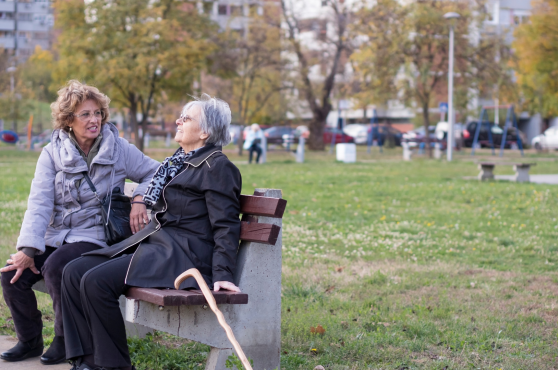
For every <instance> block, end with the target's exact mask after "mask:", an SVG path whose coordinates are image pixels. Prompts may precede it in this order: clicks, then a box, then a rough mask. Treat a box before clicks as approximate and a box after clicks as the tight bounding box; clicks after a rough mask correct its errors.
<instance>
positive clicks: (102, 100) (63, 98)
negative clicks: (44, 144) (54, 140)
mask: <svg viewBox="0 0 558 370" xmlns="http://www.w3.org/2000/svg"><path fill="white" fill-rule="evenodd" d="M86 100H93V101H95V102H96V103H97V104H99V106H100V107H101V110H102V111H103V112H104V114H105V118H103V120H102V122H101V125H104V124H105V123H106V122H107V121H108V119H109V116H110V114H109V103H110V99H109V97H108V96H106V95H104V94H102V93H101V92H100V91H99V89H97V88H96V87H93V86H90V85H86V84H84V83H81V82H79V81H77V80H70V81H68V83H67V84H66V86H64V87H63V88H61V89H60V90H58V99H56V101H55V102H54V103H52V104H51V105H50V109H51V111H52V113H51V115H52V125H53V126H54V129H55V130H57V129H60V130H64V131H68V130H69V126H68V125H69V124H71V123H72V122H73V121H74V118H75V117H74V113H75V111H76V109H77V107H78V105H80V104H81V103H83V102H84V101H86Z"/></svg>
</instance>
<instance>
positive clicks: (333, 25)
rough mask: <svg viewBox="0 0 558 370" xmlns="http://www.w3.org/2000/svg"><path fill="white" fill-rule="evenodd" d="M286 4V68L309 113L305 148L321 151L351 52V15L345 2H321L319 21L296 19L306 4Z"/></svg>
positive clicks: (284, 12)
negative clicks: (334, 96) (338, 78)
mask: <svg viewBox="0 0 558 370" xmlns="http://www.w3.org/2000/svg"><path fill="white" fill-rule="evenodd" d="M287 1H288V0H281V7H282V10H283V18H284V22H285V25H286V28H287V30H286V31H287V36H286V39H287V42H288V44H289V49H288V51H289V52H290V55H289V56H287V60H288V61H289V62H290V63H289V66H288V67H287V68H288V71H289V72H290V74H291V75H290V77H291V78H292V80H293V82H294V87H295V88H296V90H297V91H298V92H300V95H302V98H303V99H304V100H305V102H306V104H307V105H308V108H309V110H310V111H311V112H312V120H311V122H310V125H309V131H310V137H309V139H308V146H309V148H310V149H312V150H323V149H324V142H323V132H324V127H325V125H326V119H327V116H328V115H329V112H331V110H332V105H331V94H332V91H333V89H334V87H335V83H336V81H335V78H336V76H338V75H342V73H343V71H344V68H345V63H344V61H346V60H347V58H348V56H349V55H350V53H351V49H352V48H351V41H352V37H351V36H352V35H351V34H350V32H349V30H350V29H349V24H350V22H351V19H352V17H353V13H352V11H351V8H350V6H349V4H348V2H345V1H343V0H327V1H322V4H323V6H322V11H321V13H322V15H321V16H320V17H317V18H313V19H308V18H307V19H299V17H298V15H299V14H303V13H307V12H308V11H309V9H307V6H308V5H307V4H305V2H298V1H294V2H289V3H287ZM308 31H313V32H314V37H313V39H312V40H311V41H309V39H308V38H307V37H306V38H305V37H304V36H303V34H304V33H306V32H308ZM305 40H306V41H305Z"/></svg>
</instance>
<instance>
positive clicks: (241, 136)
mask: <svg viewBox="0 0 558 370" xmlns="http://www.w3.org/2000/svg"><path fill="white" fill-rule="evenodd" d="M237 143H238V155H240V156H241V155H242V149H243V148H242V146H243V145H244V126H243V125H240V132H239V134H238V140H237Z"/></svg>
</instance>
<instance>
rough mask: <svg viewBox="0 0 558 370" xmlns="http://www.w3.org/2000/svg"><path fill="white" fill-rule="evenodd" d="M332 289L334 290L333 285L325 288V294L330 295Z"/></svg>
mask: <svg viewBox="0 0 558 370" xmlns="http://www.w3.org/2000/svg"><path fill="white" fill-rule="evenodd" d="M333 289H335V285H332V286H330V287H329V288H327V289H326V290H325V292H326V293H331V292H333Z"/></svg>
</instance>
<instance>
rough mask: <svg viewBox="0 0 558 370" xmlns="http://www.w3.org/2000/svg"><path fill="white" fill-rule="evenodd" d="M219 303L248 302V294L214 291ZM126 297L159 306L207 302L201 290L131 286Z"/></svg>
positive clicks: (199, 304) (196, 304) (194, 304)
mask: <svg viewBox="0 0 558 370" xmlns="http://www.w3.org/2000/svg"><path fill="white" fill-rule="evenodd" d="M212 293H213V297H214V298H215V302H217V304H247V303H248V294H245V293H235V292H229V291H219V292H212ZM126 298H130V299H136V300H141V301H145V302H149V303H153V304H156V305H158V306H181V305H187V306H201V305H204V304H207V300H206V299H205V297H204V296H203V293H202V292H201V290H174V289H155V288H137V287H131V288H130V289H128V291H127V292H126Z"/></svg>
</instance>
